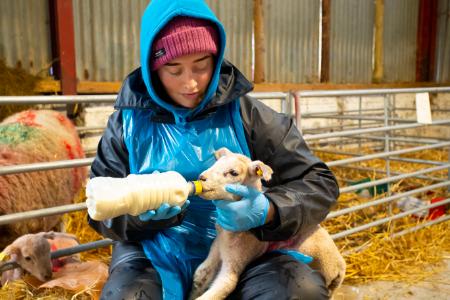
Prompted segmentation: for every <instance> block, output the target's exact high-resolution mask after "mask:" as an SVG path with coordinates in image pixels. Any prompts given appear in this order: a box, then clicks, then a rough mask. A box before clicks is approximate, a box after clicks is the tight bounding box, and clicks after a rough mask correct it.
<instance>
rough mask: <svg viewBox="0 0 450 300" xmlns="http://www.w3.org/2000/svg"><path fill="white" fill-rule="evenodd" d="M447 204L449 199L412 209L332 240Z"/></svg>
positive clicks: (336, 236) (355, 228) (337, 235)
mask: <svg viewBox="0 0 450 300" xmlns="http://www.w3.org/2000/svg"><path fill="white" fill-rule="evenodd" d="M447 203H450V198H447V199H445V200H443V201H439V202H435V203H432V204H429V205H425V206H423V207H419V208H415V209H411V210H408V211H405V212H402V213H399V214H396V215H392V216H390V217H386V218H382V219H379V220H376V221H374V222H370V223H367V224H364V225H361V226H357V227H354V228H352V229H348V230H344V231H341V232H339V233H336V234H332V235H331V238H332V239H333V240H336V239H340V238H343V237H346V236H348V235H351V234H353V233H357V232H360V231H363V230H366V229H369V228H371V227H375V226H378V225H381V224H384V223H387V222H390V221H392V220H396V219H400V218H403V217H406V216H408V215H410V214H413V213H416V212H419V211H422V210H426V209H430V208H433V207H437V206H441V205H445V204H447Z"/></svg>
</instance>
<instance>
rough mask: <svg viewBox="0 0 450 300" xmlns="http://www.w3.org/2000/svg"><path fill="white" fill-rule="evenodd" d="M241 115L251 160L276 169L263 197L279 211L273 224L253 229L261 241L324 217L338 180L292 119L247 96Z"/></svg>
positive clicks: (336, 193) (303, 229)
mask: <svg viewBox="0 0 450 300" xmlns="http://www.w3.org/2000/svg"><path fill="white" fill-rule="evenodd" d="M241 115H242V119H243V123H244V130H245V133H246V138H247V142H248V144H249V148H250V151H251V156H252V159H258V160H261V161H263V162H264V163H265V164H267V165H269V166H270V167H271V168H272V169H273V171H274V173H273V177H272V180H271V181H270V182H268V183H266V184H265V185H266V187H267V190H266V191H265V195H266V196H267V198H269V199H270V200H271V201H272V202H273V204H274V205H275V207H276V209H277V214H276V217H275V220H274V222H272V223H271V224H266V225H264V226H261V227H259V228H255V229H252V232H253V233H254V234H255V235H256V236H257V237H258V238H259V239H260V240H264V241H275V240H286V239H289V238H290V237H291V236H293V235H294V234H296V233H300V234H302V233H305V232H306V231H308V230H309V229H311V228H312V227H313V226H316V225H317V224H319V223H320V222H321V221H323V220H324V219H325V217H326V215H327V214H328V212H329V211H330V208H331V206H332V205H333V204H335V203H336V199H337V197H338V196H339V187H338V184H337V182H336V179H335V177H334V175H333V174H332V172H331V171H330V170H329V169H328V167H327V166H326V165H325V164H324V163H323V162H322V161H320V160H319V159H318V158H317V157H315V156H314V155H313V154H312V153H311V151H310V150H309V149H308V146H307V145H306V143H305V141H304V139H303V138H302V136H301V134H300V132H299V131H298V129H297V127H296V126H295V124H294V122H293V120H292V119H291V118H289V117H288V116H286V115H284V114H280V113H277V112H275V111H274V110H272V109H270V108H269V107H267V106H266V105H264V104H263V103H261V102H259V101H257V100H255V99H251V98H250V97H248V96H244V97H241Z"/></svg>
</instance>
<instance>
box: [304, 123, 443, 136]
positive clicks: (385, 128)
mask: <svg viewBox="0 0 450 300" xmlns="http://www.w3.org/2000/svg"><path fill="white" fill-rule="evenodd" d="M445 124H450V120H439V121H434V122H433V123H432V124H420V123H414V124H403V125H393V126H383V127H374V128H364V129H355V130H347V131H340V132H331V133H322V134H315V135H305V136H304V137H303V138H304V139H305V140H307V141H310V140H318V139H328V138H334V137H343V136H351V135H358V134H366V133H373V132H384V131H391V130H401V129H410V128H417V127H425V126H438V125H445Z"/></svg>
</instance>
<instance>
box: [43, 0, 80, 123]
mask: <svg viewBox="0 0 450 300" xmlns="http://www.w3.org/2000/svg"><path fill="white" fill-rule="evenodd" d="M49 8H50V19H51V29H52V51H53V58H54V59H55V64H54V69H55V74H56V76H57V78H59V79H60V81H61V92H62V94H63V95H76V94H77V74H76V63H75V61H76V58H75V29H74V22H73V6H72V0H49ZM77 110H78V106H77V104H70V105H67V115H68V116H69V117H71V118H73V117H76V115H77Z"/></svg>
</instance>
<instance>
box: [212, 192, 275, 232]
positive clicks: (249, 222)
mask: <svg viewBox="0 0 450 300" xmlns="http://www.w3.org/2000/svg"><path fill="white" fill-rule="evenodd" d="M225 190H226V191H227V192H229V193H233V194H236V195H238V196H241V197H242V199H241V200H239V201H226V200H214V201H213V203H214V204H215V205H216V207H217V223H218V224H219V225H220V226H221V227H222V228H223V229H225V230H228V231H247V230H249V229H251V228H255V227H259V226H261V225H264V224H265V223H266V218H267V213H268V212H269V207H270V204H269V200H268V199H267V197H266V196H265V195H264V194H263V193H261V192H260V191H258V190H256V189H254V188H251V187H247V186H243V185H240V184H228V185H226V186H225Z"/></svg>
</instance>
